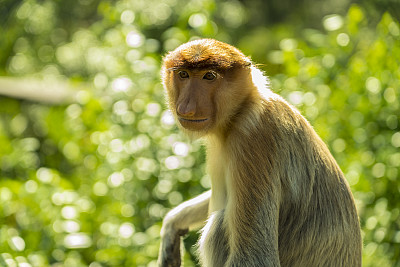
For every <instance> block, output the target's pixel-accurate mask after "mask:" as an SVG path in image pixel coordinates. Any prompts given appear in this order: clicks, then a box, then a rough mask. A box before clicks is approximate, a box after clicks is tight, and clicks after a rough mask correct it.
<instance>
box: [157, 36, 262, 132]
mask: <svg viewBox="0 0 400 267" xmlns="http://www.w3.org/2000/svg"><path fill="white" fill-rule="evenodd" d="M251 67H252V63H251V61H250V59H249V58H248V57H246V56H245V55H244V54H243V53H242V52H240V51H239V50H238V49H237V48H235V47H233V46H231V45H228V44H226V43H223V42H220V41H216V40H213V39H201V40H196V41H191V42H188V43H186V44H183V45H181V46H179V47H178V48H177V49H175V50H174V51H172V52H170V53H168V54H167V55H166V56H165V57H164V60H163V66H162V72H161V74H162V79H163V85H164V88H165V90H166V93H167V99H168V105H169V108H170V109H171V111H172V113H173V114H174V116H175V117H176V119H177V120H178V122H179V125H180V126H181V127H183V129H185V130H188V131H189V132H196V133H200V134H204V133H207V132H209V131H211V130H213V129H218V128H221V127H226V125H227V123H229V120H230V119H231V117H232V116H234V111H235V110H237V109H238V107H239V106H240V104H241V103H242V102H243V100H244V99H246V98H247V97H248V95H249V94H251V90H250V89H249V88H253V87H254V86H251V85H252V84H253V83H252V79H251Z"/></svg>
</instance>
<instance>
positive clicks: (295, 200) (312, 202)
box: [228, 93, 362, 266]
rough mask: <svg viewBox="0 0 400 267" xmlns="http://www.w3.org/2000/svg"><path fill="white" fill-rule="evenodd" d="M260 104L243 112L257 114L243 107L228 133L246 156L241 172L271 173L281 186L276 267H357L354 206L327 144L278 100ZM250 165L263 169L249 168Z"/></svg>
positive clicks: (359, 246) (358, 240)
mask: <svg viewBox="0 0 400 267" xmlns="http://www.w3.org/2000/svg"><path fill="white" fill-rule="evenodd" d="M262 106H263V107H262V109H254V108H252V109H248V110H259V111H260V112H261V114H258V115H255V114H247V113H246V110H247V109H246V108H244V110H243V111H241V114H239V115H238V116H237V118H235V120H236V122H235V123H233V124H232V125H237V126H235V127H234V128H233V129H232V132H231V134H233V135H236V136H232V140H238V139H237V138H238V136H240V143H241V145H240V146H239V147H241V150H242V151H237V152H236V153H238V154H240V153H242V154H244V155H246V156H245V157H244V158H246V157H250V159H248V162H247V163H244V165H243V168H261V169H264V172H266V173H265V175H266V176H268V175H273V177H268V179H275V180H279V181H275V182H277V183H278V184H279V187H280V188H281V196H280V197H281V199H280V205H279V208H278V209H279V223H278V248H279V258H280V263H281V266H361V250H362V240H361V233H360V225H359V222H358V215H357V211H356V207H355V203H354V200H353V197H352V194H351V191H350V188H349V186H348V183H347V181H346V179H345V177H344V175H343V173H342V171H341V170H340V168H339V166H338V164H337V163H336V161H335V160H334V158H333V156H332V155H331V153H330V152H329V150H328V148H327V146H326V145H325V144H324V142H323V141H322V140H321V139H320V138H319V136H318V135H317V134H316V132H315V131H314V130H313V128H312V127H311V125H310V124H309V123H308V121H307V120H306V119H305V118H304V117H303V116H302V115H300V113H299V112H298V111H297V110H296V109H295V108H294V107H292V106H291V105H289V104H288V103H287V102H286V101H285V100H283V99H282V98H281V97H280V96H278V95H276V94H273V93H271V95H270V98H267V99H265V100H264V101H263V103H262ZM276 114H278V115H276ZM254 117H258V124H254V123H253V124H252V125H253V127H251V128H249V127H248V122H246V120H248V119H249V118H253V119H254ZM243 125H247V127H243ZM228 140H229V137H228ZM252 157H259V158H262V161H260V160H252V159H251V158H252ZM254 162H262V163H263V164H265V165H266V166H267V167H265V166H251V165H252V164H253V165H254ZM258 164H260V163H258ZM238 168H240V167H238ZM261 183H262V181H258V182H256V183H255V184H254V185H255V186H257V185H258V186H260V184H261ZM272 183H274V182H272ZM267 201H268V200H267Z"/></svg>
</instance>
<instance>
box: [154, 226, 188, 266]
mask: <svg viewBox="0 0 400 267" xmlns="http://www.w3.org/2000/svg"><path fill="white" fill-rule="evenodd" d="M187 232H188V229H183V230H182V229H175V228H174V227H173V226H171V224H169V223H164V224H163V227H162V229H161V245H160V254H159V256H158V266H160V267H179V266H181V236H184V235H185V234H186V233H187Z"/></svg>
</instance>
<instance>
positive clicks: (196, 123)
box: [179, 117, 210, 132]
mask: <svg viewBox="0 0 400 267" xmlns="http://www.w3.org/2000/svg"><path fill="white" fill-rule="evenodd" d="M209 121H210V120H209V118H205V119H188V118H182V117H179V122H180V123H181V125H182V127H183V128H185V129H187V130H190V131H196V132H197V131H203V130H204V129H206V128H207V125H208V124H209Z"/></svg>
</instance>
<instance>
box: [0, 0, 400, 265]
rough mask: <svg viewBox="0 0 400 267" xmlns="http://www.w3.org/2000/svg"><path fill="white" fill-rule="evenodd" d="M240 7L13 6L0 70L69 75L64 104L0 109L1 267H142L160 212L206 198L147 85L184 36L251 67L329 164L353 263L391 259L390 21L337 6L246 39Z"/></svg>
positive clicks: (166, 2) (198, 162) (196, 160)
mask: <svg viewBox="0 0 400 267" xmlns="http://www.w3.org/2000/svg"><path fill="white" fill-rule="evenodd" d="M246 5H247V4H246ZM246 5H245V4H244V2H243V1H242V2H240V1H219V2H218V1H212V0H204V1H203V0H202V1H189V2H188V1H183V0H163V1H148V0H135V1H125V0H123V1H117V2H112V1H111V2H110V1H101V0H73V1H58V2H54V1H35V0H26V1H23V3H22V4H21V5H20V6H18V7H17V8H16V9H15V17H12V19H13V20H12V24H13V25H14V27H15V28H10V31H14V30H15V29H17V31H18V32H16V33H14V34H15V36H16V37H15V40H14V42H13V43H12V46H11V47H9V48H8V49H4V53H8V55H7V60H6V62H5V65H4V66H0V67H1V71H2V72H3V73H7V74H8V75H15V76H20V75H35V76H38V77H40V78H43V79H45V80H57V79H60V78H61V79H62V78H64V79H65V78H67V77H68V78H69V79H71V80H73V81H74V82H75V83H76V86H77V87H78V89H77V91H78V93H77V94H76V95H77V96H76V99H75V101H74V103H70V104H68V105H65V106H46V105H39V104H34V103H28V102H24V101H19V100H13V99H8V98H1V99H0V103H1V105H0V111H1V114H0V156H1V157H0V170H1V171H0V176H1V177H0V221H1V225H0V251H1V254H0V265H6V264H7V265H8V266H17V264H18V265H19V266H24V267H29V266H30V267H36V266H50V265H54V266H56V265H57V266H58V265H65V266H90V267H100V266H155V265H156V262H155V259H156V257H157V253H158V245H159V239H158V238H159V231H160V223H161V219H162V217H163V216H164V215H165V213H166V211H167V210H168V209H169V208H170V207H172V206H175V205H177V204H179V203H180V202H181V201H183V200H186V199H188V198H190V197H193V196H194V195H196V194H198V193H200V192H203V191H204V190H205V189H207V188H209V187H210V180H209V177H208V176H207V175H206V173H205V167H204V160H205V159H204V150H203V149H202V148H201V144H200V143H199V142H194V143H193V142H191V141H190V140H187V139H186V138H185V137H183V136H182V135H181V134H180V133H179V132H178V130H177V127H176V123H175V121H174V118H173V115H172V113H171V112H169V111H167V110H166V105H165V103H164V99H163V90H162V86H161V84H160V78H159V74H158V73H159V65H160V59H161V57H162V55H163V54H164V53H165V52H166V51H169V50H172V49H174V48H176V47H177V46H178V45H180V44H181V43H183V42H186V41H188V40H190V39H192V38H197V37H214V38H218V39H221V40H223V41H229V42H231V43H232V44H236V45H238V46H239V48H240V49H242V50H243V51H244V52H245V53H246V54H248V55H251V57H252V60H254V62H255V63H261V64H264V65H261V66H260V68H262V69H264V70H265V71H266V73H267V75H268V76H270V81H271V87H272V89H273V90H274V91H276V92H278V93H280V94H281V95H282V96H284V97H285V98H286V99H287V100H288V101H289V102H291V103H292V104H293V105H295V106H296V107H298V108H299V109H300V110H301V112H302V113H303V114H304V115H305V116H306V118H307V119H309V120H310V122H311V123H312V124H313V126H314V127H315V129H316V130H317V132H318V133H319V134H320V136H321V137H322V139H323V140H324V141H325V142H327V143H328V146H329V148H330V149H331V151H332V153H333V154H334V156H335V158H336V159H337V161H338V162H339V164H340V165H341V167H342V169H343V171H344V173H345V176H346V178H347V180H348V182H349V184H350V186H351V187H352V190H353V192H354V196H355V200H356V203H357V207H358V210H359V214H360V216H361V224H362V227H363V231H364V244H365V246H364V247H365V248H364V263H365V266H381V265H382V266H391V265H393V264H394V262H396V260H398V254H399V249H398V246H399V244H400V231H399V229H400V225H399V223H398V218H399V214H400V209H399V207H398V205H397V203H398V202H399V198H398V196H399V192H400V191H399V190H400V187H399V185H398V177H399V175H400V153H399V148H400V131H399V126H400V125H399V123H400V119H399V114H400V106H399V105H400V104H399V103H400V102H399V97H400V91H399V90H400V89H399V79H400V72H399V71H398V70H399V56H400V44H399V37H400V30H399V29H400V27H399V23H398V22H397V21H396V20H394V19H393V18H392V17H391V16H390V15H389V14H384V15H383V16H382V18H381V21H380V22H379V23H378V25H373V24H372V23H371V22H370V21H369V16H368V15H367V14H366V13H365V12H364V11H363V10H362V9H361V8H360V7H358V6H351V7H350V8H349V10H348V12H347V14H332V15H328V16H325V17H323V18H321V21H320V23H319V24H318V25H315V26H316V27H315V28H316V29H303V30H299V31H296V30H294V28H293V25H292V24H291V23H287V24H284V25H283V26H271V25H268V26H267V27H265V25H257V27H256V28H254V29H253V28H251V29H249V27H248V26H247V24H248V23H251V22H252V20H253V18H251V17H249V15H250V14H251V10H250V9H249V7H248V6H246ZM66 6H68V8H66ZM90 14H92V15H90ZM6 33H7V32H6ZM6 37H7V38H8V35H6ZM233 41H235V42H233ZM0 44H1V43H0ZM37 93H38V94H40V93H41V92H37ZM192 239H193V238H192ZM192 239H191V241H193V240H192ZM193 242H194V241H193ZM185 260H186V262H185V265H187V266H190V264H191V263H190V260H189V256H188V254H187V253H186V255H185Z"/></svg>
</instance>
